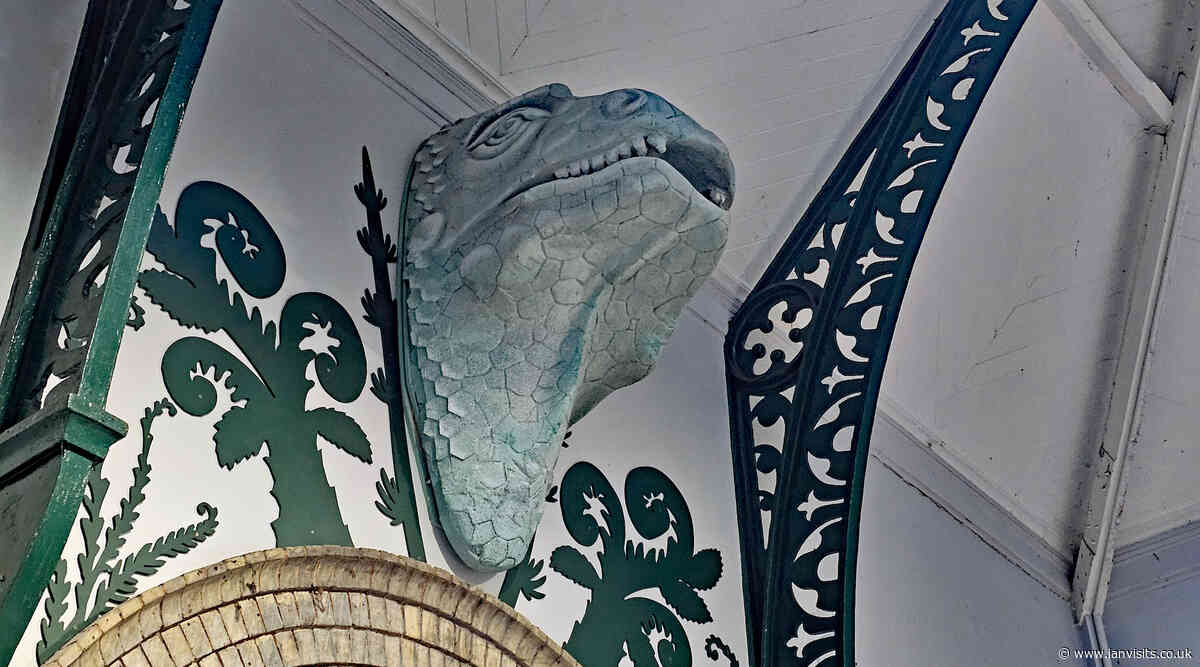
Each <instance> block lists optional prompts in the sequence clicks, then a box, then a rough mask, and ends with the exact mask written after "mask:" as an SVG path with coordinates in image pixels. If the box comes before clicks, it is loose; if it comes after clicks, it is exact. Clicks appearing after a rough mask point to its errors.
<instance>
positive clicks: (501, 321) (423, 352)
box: [400, 84, 733, 571]
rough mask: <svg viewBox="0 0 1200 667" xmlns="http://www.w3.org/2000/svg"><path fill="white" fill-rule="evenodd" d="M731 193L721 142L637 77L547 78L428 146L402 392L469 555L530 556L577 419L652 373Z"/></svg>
mask: <svg viewBox="0 0 1200 667" xmlns="http://www.w3.org/2000/svg"><path fill="white" fill-rule="evenodd" d="M732 203H733V165H732V163H731V161H730V159H729V154H728V151H727V150H726V148H725V146H724V144H722V143H721V141H720V140H719V139H717V137H716V136H714V135H713V134H712V133H711V132H708V131H707V130H705V129H703V128H701V127H700V126H699V125H697V124H696V122H695V121H693V120H692V119H691V118H689V117H688V116H687V115H685V114H684V113H683V112H681V111H679V110H678V109H676V108H675V107H673V106H671V104H669V103H668V102H667V101H666V100H664V99H663V98H661V97H659V96H657V95H654V94H653V93H649V92H646V91H642V90H631V89H627V90H617V91H613V92H610V93H607V94H605V95H598V96H594V97H575V96H573V95H572V94H571V91H570V90H569V89H568V88H567V87H566V86H564V85H562V84H553V85H550V86H545V87H543V88H539V89H537V90H534V91H532V92H529V93H526V94H525V95H522V96H520V97H517V98H515V99H513V100H511V101H509V102H506V103H504V104H502V105H500V106H498V107H496V108H495V109H493V110H491V111H489V112H486V113H482V114H479V115H477V116H474V117H472V118H467V119H464V120H461V121H459V122H457V123H454V124H453V125H450V126H448V127H446V128H444V129H442V130H441V131H440V132H438V133H437V134H435V135H433V136H431V137H429V138H428V139H427V140H426V141H425V142H424V143H423V144H422V145H421V147H420V148H419V149H418V151H417V153H416V156H415V157H414V162H413V171H412V176H411V180H410V187H409V190H408V192H407V202H406V208H405V215H404V221H403V224H404V229H403V237H404V244H405V251H404V257H403V258H402V261H403V262H404V267H403V277H404V279H405V281H406V284H407V290H406V292H402V294H403V297H402V298H403V300H404V302H403V303H402V304H401V307H400V311H401V317H402V318H403V320H404V321H403V327H402V334H401V335H402V338H403V340H402V344H403V345H404V346H405V354H404V357H405V389H406V391H407V394H408V398H409V403H410V405H412V407H413V411H412V413H411V416H412V422H413V423H412V427H413V429H414V430H416V431H417V436H418V438H419V440H420V442H421V449H422V451H423V455H424V457H425V463H426V467H427V470H428V472H429V475H430V477H431V480H432V482H433V489H434V503H435V505H436V510H437V514H438V518H439V521H440V524H441V527H442V529H443V531H444V532H445V535H446V537H447V539H448V541H449V542H450V545H451V546H452V547H453V549H454V550H455V552H456V553H457V554H458V555H459V556H460V557H461V558H462V559H463V561H464V562H465V563H466V564H467V565H469V566H471V567H473V568H475V569H478V570H485V571H493V570H501V569H506V568H509V567H512V566H514V565H516V564H517V563H519V562H521V560H522V559H523V558H524V557H525V553H526V551H527V550H528V548H529V544H530V541H531V540H532V537H533V532H534V529H535V528H536V527H537V524H538V521H539V520H540V518H541V513H542V506H543V503H544V499H545V495H546V492H547V490H548V488H549V486H550V483H551V479H552V474H553V470H554V464H555V462H556V460H557V458H558V451H559V448H560V445H561V443H562V439H563V436H564V434H565V432H566V429H567V427H568V426H569V425H570V424H572V423H574V422H575V421H577V420H579V419H580V418H582V417H583V416H584V415H585V414H587V412H588V410H590V409H591V408H592V407H593V406H595V405H596V404H597V403H598V402H599V401H600V400H601V399H603V398H604V397H605V396H607V395H608V394H609V393H611V392H612V391H614V390H616V389H619V388H621V387H624V386H627V385H629V384H632V383H634V382H637V381H638V380H640V379H641V378H643V377H645V376H646V375H647V374H648V373H649V372H650V369H651V368H652V367H653V365H654V361H655V359H656V358H657V357H658V353H659V350H660V349H661V348H662V346H663V344H664V343H665V342H666V340H667V338H668V337H669V336H670V334H671V332H672V331H673V330H674V328H675V324H676V322H677V320H678V317H679V314H680V312H681V310H682V309H683V307H684V305H685V303H686V302H687V300H688V299H689V298H691V296H692V295H693V294H695V292H696V290H697V289H699V287H700V284H701V283H702V282H703V281H704V279H705V278H707V277H708V275H709V273H710V272H711V271H712V270H713V268H714V267H715V266H716V264H717V260H718V259H719V257H720V254H721V250H722V249H723V248H724V246H725V238H726V229H727V216H726V212H727V211H728V209H729V207H730V206H731V205H732Z"/></svg>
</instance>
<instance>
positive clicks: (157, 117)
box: [0, 0, 221, 664]
mask: <svg viewBox="0 0 1200 667" xmlns="http://www.w3.org/2000/svg"><path fill="white" fill-rule="evenodd" d="M220 4H221V3H220V0H193V1H192V2H191V3H190V4H188V3H185V2H177V1H175V0H107V1H105V0H92V2H91V3H90V4H89V6H88V9H87V13H86V15H85V17H84V25H83V30H82V32H81V33H80V38H79V45H78V47H77V49H76V53H75V61H74V64H73V66H72V70H71V78H70V80H69V82H68V84H67V90H66V94H65V96H64V100H63V106H62V110H61V111H60V113H59V119H58V124H57V127H56V128H55V135H54V140H53V142H52V144H51V148H50V155H49V158H48V160H47V164H46V168H45V171H44V173H43V177H42V184H41V188H40V191H39V193H38V197H37V202H36V204H35V208H34V213H33V219H32V221H31V224H30V228H29V233H28V235H27V237H26V239H25V245H24V247H23V249H22V254H21V262H20V265H19V267H18V269H17V275H16V277H15V279H14V281H13V290H12V293H11V295H10V296H9V299H8V305H7V309H6V311H5V314H4V323H3V326H2V327H0V526H4V529H3V530H4V539H3V540H0V628H4V629H5V630H4V631H3V632H0V664H7V663H8V661H9V660H10V659H11V658H12V654H13V651H14V650H15V649H16V645H17V642H18V641H19V640H20V639H21V634H22V632H21V630H23V629H24V628H25V627H26V625H27V624H28V623H29V619H30V618H31V617H32V615H33V612H34V610H35V608H36V606H37V602H38V599H39V598H40V597H41V595H42V592H43V591H44V590H45V587H46V583H47V581H48V580H49V578H50V574H51V573H52V572H53V571H54V567H55V565H56V563H57V562H58V559H59V556H60V555H61V553H62V549H63V545H64V544H65V542H66V539H67V534H68V532H69V530H70V527H71V523H72V522H73V521H74V520H75V515H76V512H77V511H78V508H79V503H80V500H81V499H82V496H83V489H84V480H85V479H86V477H87V475H88V473H89V472H90V471H91V470H92V468H93V467H94V466H96V465H98V464H99V463H100V462H101V461H103V459H104V455H105V453H106V452H107V451H108V447H109V445H111V444H112V443H113V442H115V441H116V440H117V439H118V438H120V437H121V436H122V435H124V434H125V431H126V429H127V427H126V424H125V423H124V422H123V421H121V420H120V419H118V418H117V417H115V416H113V415H111V414H109V413H108V412H107V411H106V410H105V406H106V403H107V399H108V389H109V384H110V382H111V380H112V372H113V366H114V365H115V363H116V357H117V350H118V349H119V347H120V344H121V335H122V333H123V332H124V329H125V326H126V324H127V323H131V324H132V323H136V322H137V321H138V320H139V318H138V317H136V315H135V317H133V318H130V312H131V308H132V310H133V311H134V312H135V313H136V311H137V310H138V308H137V306H136V305H131V301H130V299H131V297H132V294H133V286H134V283H135V281H136V279H137V270H138V264H139V263H140V262H141V259H142V254H143V253H144V251H145V247H146V236H147V234H148V232H149V229H150V223H151V218H152V216H153V214H154V208H155V205H156V203H157V201H158V196H159V193H160V191H161V189H162V182H163V177H164V175H165V173H166V167H167V162H168V160H169V159H170V156H171V152H172V149H173V148H174V146H175V138H176V136H177V135H178V132H179V125H180V123H181V122H182V119H183V113H184V109H185V108H186V106H187V101H188V98H189V96H190V95H191V90H192V84H193V83H194V81H195V79H196V73H197V71H198V69H199V66H200V61H201V60H202V58H203V56H204V51H205V48H206V46H207V44H208V38H209V35H210V33H211V31H212V27H213V22H214V21H215V20H216V14H217V9H218V7H219V6H220ZM177 5H178V6H177Z"/></svg>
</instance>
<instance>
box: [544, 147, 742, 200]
mask: <svg viewBox="0 0 1200 667" xmlns="http://www.w3.org/2000/svg"><path fill="white" fill-rule="evenodd" d="M638 157H649V158H656V159H659V160H663V161H664V162H666V163H667V164H669V165H671V166H672V167H674V168H675V170H676V171H678V172H679V173H680V174H681V175H682V176H683V177H684V178H686V179H687V181H688V183H691V185H692V187H693V188H695V189H696V191H697V192H699V193H700V194H702V195H704V197H705V198H706V199H707V200H708V201H710V202H712V203H713V204H714V205H715V206H717V207H719V208H722V209H724V210H726V211H728V210H729V208H730V207H731V206H733V164H732V162H730V160H729V154H728V152H726V150H725V147H724V146H723V145H721V143H720V141H719V140H717V139H716V138H715V137H713V138H709V137H706V136H704V135H703V134H700V133H693V134H692V135H689V136H687V137H684V138H681V139H674V140H672V139H669V138H668V137H667V136H666V135H665V134H656V133H651V134H647V135H637V136H634V137H633V138H632V139H623V140H621V141H618V142H617V143H616V144H615V145H613V146H610V147H609V148H608V149H606V150H603V151H598V152H597V153H596V154H594V155H591V156H588V157H586V158H583V159H579V160H575V161H573V162H569V163H567V164H563V165H559V166H557V167H555V168H554V170H553V172H551V173H547V174H544V175H541V177H540V178H537V179H535V180H534V181H533V182H532V183H528V184H526V187H525V190H529V189H532V188H533V187H536V186H539V185H543V184H545V183H549V182H553V181H555V180H559V179H568V178H575V177H577V176H584V175H587V174H591V173H594V172H598V171H600V170H602V169H605V168H606V167H609V166H611V165H614V164H616V163H618V162H620V161H621V160H626V159H629V158H638Z"/></svg>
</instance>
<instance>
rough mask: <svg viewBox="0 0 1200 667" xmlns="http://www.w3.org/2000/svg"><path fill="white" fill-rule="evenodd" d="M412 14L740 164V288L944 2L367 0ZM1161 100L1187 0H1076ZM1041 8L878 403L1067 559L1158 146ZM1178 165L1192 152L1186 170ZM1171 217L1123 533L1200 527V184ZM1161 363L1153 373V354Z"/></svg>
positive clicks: (724, 267) (959, 189) (950, 202)
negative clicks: (673, 122)
mask: <svg viewBox="0 0 1200 667" xmlns="http://www.w3.org/2000/svg"><path fill="white" fill-rule="evenodd" d="M376 1H377V2H378V4H379V5H380V6H381V7H383V8H384V9H385V10H387V11H391V12H393V14H395V13H396V10H397V8H399V7H403V8H404V9H405V10H407V11H410V12H415V13H417V14H419V15H421V16H423V17H424V19H425V20H426V21H427V22H428V24H429V25H431V26H433V27H434V28H435V29H436V30H437V31H439V32H440V33H441V35H442V36H444V37H446V38H447V39H448V40H449V41H450V42H451V43H453V44H456V45H458V46H459V47H460V48H461V49H462V50H463V51H464V52H466V53H468V54H469V56H470V57H472V58H473V59H474V60H475V61H477V62H478V63H479V64H480V65H481V67H482V68H483V69H485V70H487V71H489V72H490V73H492V74H494V75H495V77H496V78H497V79H498V80H499V81H500V82H501V83H502V84H503V86H505V87H506V88H508V89H509V91H511V92H520V91H523V90H527V89H531V88H535V87H537V86H540V85H543V84H545V83H548V82H553V81H561V82H564V83H566V84H568V85H569V86H571V88H572V89H573V90H574V91H575V93H576V94H580V95H583V94H596V93H600V92H604V91H607V90H612V89H615V88H621V87H627V86H636V87H641V88H647V89H650V90H654V91H655V92H658V93H660V94H662V95H664V96H665V97H666V98H667V99H669V100H671V101H672V102H673V103H675V104H676V105H677V106H679V107H681V108H682V109H684V110H685V111H687V112H688V113H689V114H690V115H692V116H693V117H695V118H696V119H697V120H698V121H699V122H700V123H701V124H703V125H705V126H706V127H708V128H710V129H711V130H713V131H714V132H716V133H717V134H718V135H719V136H721V137H722V138H723V139H724V140H725V141H726V143H727V144H728V145H729V148H730V152H731V153H732V155H733V158H734V162H735V166H736V172H737V196H736V200H735V206H734V209H733V211H732V221H731V232H730V240H729V245H728V246H727V250H726V254H725V258H724V260H723V261H722V264H721V267H720V269H719V275H718V277H719V279H721V280H723V281H724V282H725V283H726V284H727V286H730V287H731V288H732V289H733V290H735V291H740V292H741V293H744V292H745V290H746V289H748V286H749V285H752V284H753V283H754V282H755V281H756V280H757V278H758V274H759V272H760V271H761V270H762V268H763V267H764V266H765V264H766V263H767V262H768V261H769V260H770V258H771V257H772V256H773V254H774V252H775V250H776V249H777V248H778V245H779V243H780V242H781V241H782V239H783V238H784V237H785V236H786V234H787V232H788V231H790V229H791V226H792V224H793V223H794V222H795V220H796V219H797V218H798V217H799V215H800V214H801V213H802V212H803V210H804V208H805V207H806V206H807V204H808V202H809V200H810V199H811V197H812V196H813V194H814V193H815V191H816V189H817V188H818V187H819V186H820V184H821V182H822V181H823V180H824V179H825V178H826V176H827V175H828V172H829V170H830V169H831V168H832V167H833V165H834V164H835V163H836V161H837V159H838V158H839V157H840V155H841V153H842V152H843V151H844V149H845V147H846V146H847V145H848V143H849V141H850V139H851V138H852V137H853V134H854V133H855V132H856V131H857V129H858V128H859V126H860V124H861V123H862V121H863V120H864V119H865V117H866V115H867V114H868V113H869V112H870V111H871V109H872V108H873V107H874V106H875V104H876V103H877V102H878V99H879V97H880V96H881V95H882V93H883V90H884V88H885V87H886V85H887V84H888V83H890V81H891V79H892V78H893V76H894V75H895V72H896V71H897V69H898V68H899V66H900V65H901V64H902V62H903V60H904V59H905V58H906V57H907V55H908V53H909V50H910V49H911V48H912V47H913V46H914V45H915V43H916V39H917V38H918V37H919V36H920V35H921V34H923V33H924V31H925V30H926V28H927V27H928V25H929V22H930V21H931V19H932V18H933V16H934V15H935V14H936V12H937V11H938V10H939V9H940V8H941V6H942V5H943V4H944V3H943V2H942V1H941V0H753V1H749V2H728V1H727V0H662V1H658V2H645V1H644V0H376ZM1089 4H1090V6H1091V8H1092V9H1093V10H1094V11H1095V12H1096V14H1097V15H1098V16H1099V17H1100V19H1101V21H1102V22H1103V24H1104V25H1105V27H1106V28H1107V29H1108V30H1109V31H1110V32H1111V34H1112V35H1113V36H1114V37H1115V38H1116V40H1117V42H1118V43H1119V44H1120V45H1121V47H1123V48H1124V50H1125V51H1126V52H1127V53H1128V55H1129V56H1130V57H1131V58H1132V60H1133V62H1134V63H1136V65H1137V66H1138V67H1139V68H1140V69H1141V70H1142V71H1143V72H1144V73H1145V74H1146V75H1147V76H1148V77H1149V78H1150V79H1151V80H1152V81H1153V82H1154V83H1156V84H1157V85H1158V86H1159V87H1160V88H1161V89H1162V90H1163V91H1164V92H1165V93H1166V94H1167V96H1168V97H1172V96H1173V95H1174V90H1175V86H1176V81H1177V77H1178V73H1179V71H1180V70H1181V68H1182V66H1183V63H1184V62H1185V61H1186V58H1187V55H1188V54H1187V52H1186V51H1187V49H1186V47H1184V46H1181V45H1183V44H1190V40H1191V39H1192V37H1191V35H1190V30H1189V25H1192V23H1191V22H1189V21H1185V20H1184V15H1185V12H1186V11H1190V10H1189V6H1190V3H1189V0H1089ZM1102 71H1103V68H1102V67H1099V66H1097V64H1096V63H1093V62H1091V61H1089V59H1088V57H1087V56H1086V55H1085V54H1084V52H1083V51H1082V50H1081V49H1080V48H1079V47H1078V46H1077V45H1076V43H1075V41H1073V38H1072V35H1071V34H1069V33H1068V31H1067V30H1066V29H1064V26H1063V24H1062V23H1060V22H1059V21H1058V19H1057V18H1056V17H1055V16H1054V14H1053V13H1051V12H1050V11H1048V10H1047V9H1045V7H1043V6H1041V4H1039V6H1038V7H1037V8H1035V11H1034V14H1033V15H1032V16H1031V18H1030V21H1029V23H1028V24H1027V27H1026V28H1025V30H1024V31H1023V33H1022V35H1021V37H1020V38H1019V40H1018V42H1017V44H1016V45H1015V46H1014V49H1013V52H1012V54H1011V55H1010V57H1009V59H1008V61H1006V63H1005V66H1004V69H1002V70H1001V73H1000V76H999V77H998V79H997V81H996V83H995V85H994V86H993V89H992V91H991V92H990V93H989V97H988V99H987V102H986V103H985V105H984V107H983V109H982V110H981V112H980V115H979V118H978V119H977V120H976V122H975V125H974V127H973V129H972V131H971V134H970V135H969V136H968V139H967V143H966V145H965V146H964V149H963V151H962V154H961V156H960V158H959V160H958V163H957V164H956V166H955V170H954V172H953V173H952V175H951V179H950V182H949V184H948V186H947V189H946V191H945V193H944V194H943V196H942V200H941V202H940V203H939V205H938V209H937V211H936V213H935V216H934V220H933V222H932V224H931V228H930V232H929V234H928V236H927V238H926V241H925V246H924V248H923V250H922V253H921V255H920V259H919V260H918V264H917V268H916V270H915V272H914V276H913V279H912V283H911V284H910V288H909V294H908V296H907V298H906V302H905V306H904V310H903V312H902V314H901V322H900V325H899V328H898V331H897V333H896V338H895V344H894V345H893V349H892V355H891V360H890V362H889V370H888V373H887V377H886V380H885V384H884V394H885V396H884V400H883V408H884V409H886V410H891V411H893V412H896V413H898V414H901V415H903V417H904V418H905V419H910V420H912V421H913V422H914V423H916V424H918V425H920V427H921V428H922V429H923V430H924V431H925V432H927V433H930V434H933V435H934V439H935V441H936V442H935V443H934V449H935V451H937V452H938V453H939V454H940V455H942V457H943V458H944V459H945V460H946V461H947V462H948V463H949V465H950V466H951V467H952V468H953V469H955V470H956V471H957V472H959V473H960V474H961V475H962V476H963V477H964V478H966V479H967V480H968V481H970V482H971V483H972V484H974V485H975V486H977V487H979V488H980V489H981V490H983V491H984V492H985V493H987V494H988V495H989V496H991V497H992V498H993V499H994V500H996V502H998V503H999V504H1000V505H1002V506H1003V507H1004V508H1005V509H1007V510H1008V511H1009V512H1010V513H1011V514H1012V515H1013V516H1015V517H1016V518H1017V519H1019V520H1020V521H1022V522H1023V523H1024V524H1025V525H1027V526H1028V527H1029V528H1030V529H1032V530H1033V531H1034V532H1035V533H1036V534H1037V535H1039V536H1040V537H1041V538H1042V539H1043V540H1044V541H1045V542H1046V543H1047V544H1048V545H1049V546H1050V547H1052V548H1053V549H1054V550H1055V551H1058V552H1059V553H1060V554H1062V555H1063V557H1064V558H1066V559H1071V558H1073V552H1074V550H1075V548H1076V544H1077V542H1078V537H1079V534H1080V531H1081V526H1082V522H1083V520H1084V514H1085V512H1086V505H1087V490H1088V485H1089V483H1090V478H1091V475H1092V471H1091V469H1090V467H1091V466H1092V465H1093V463H1094V461H1095V458H1096V451H1097V449H1098V448H1099V447H1100V446H1101V442H1102V440H1103V437H1104V423H1105V419H1106V417H1107V414H1108V410H1109V403H1110V398H1111V397H1110V394H1111V385H1112V382H1113V374H1114V369H1115V366H1116V359H1117V357H1118V355H1119V353H1120V344H1121V341H1122V336H1123V332H1124V326H1125V318H1126V313H1127V312H1128V308H1129V304H1128V303H1127V300H1128V295H1129V293H1130V281H1131V280H1132V276H1133V275H1134V271H1135V269H1136V267H1135V264H1136V258H1137V256H1138V249H1139V247H1140V245H1141V242H1142V239H1141V234H1142V225H1143V223H1144V218H1145V216H1146V207H1147V202H1148V200H1149V198H1150V195H1151V186H1152V184H1153V181H1154V176H1155V174H1156V173H1157V168H1158V164H1159V162H1160V147H1161V143H1162V142H1161V140H1160V139H1157V138H1155V137H1154V136H1153V135H1151V134H1149V133H1148V132H1146V131H1145V128H1146V126H1147V125H1149V123H1148V122H1147V121H1146V120H1145V119H1144V118H1142V117H1140V116H1139V115H1138V114H1137V113H1135V111H1134V109H1133V107H1132V106H1130V104H1129V103H1127V102H1126V100H1125V99H1124V98H1122V96H1121V95H1120V94H1119V93H1118V92H1117V90H1115V89H1114V87H1113V84H1112V82H1111V81H1110V80H1109V79H1108V78H1106V76H1105V75H1104V74H1103V73H1102ZM1193 161H1195V160H1193ZM1193 199H1195V200H1196V202H1195V203H1194V204H1191V205H1190V206H1189V205H1188V204H1187V203H1186V202H1185V207H1186V211H1187V216H1186V222H1181V223H1180V225H1181V227H1182V229H1181V230H1180V231H1179V235H1180V240H1179V242H1178V244H1177V246H1176V247H1177V248H1178V252H1177V253H1175V255H1176V256H1175V257H1174V258H1173V260H1172V262H1173V269H1172V273H1171V276H1170V278H1169V280H1168V285H1167V289H1166V294H1165V296H1164V299H1163V303H1164V306H1163V312H1164V313H1165V315H1164V317H1162V318H1160V319H1161V320H1162V322H1161V324H1160V329H1161V331H1160V333H1159V334H1158V336H1157V341H1158V344H1157V346H1156V348H1155V359H1156V360H1159V361H1156V362H1155V363H1153V364H1152V365H1151V373H1150V375H1148V380H1147V382H1148V386H1149V391H1148V392H1147V395H1148V396H1149V398H1148V399H1147V401H1146V403H1145V408H1144V419H1143V424H1142V428H1141V437H1140V440H1141V442H1140V443H1139V448H1138V449H1134V450H1133V451H1134V452H1135V454H1134V459H1133V464H1132V471H1133V472H1132V479H1131V481H1130V495H1129V501H1128V506H1127V509H1126V511H1125V516H1124V518H1123V522H1122V524H1121V528H1120V531H1121V532H1119V533H1118V541H1120V542H1128V541H1131V540H1133V539H1138V538H1143V537H1146V536H1147V535H1150V534H1153V533H1154V532H1157V531H1160V530H1163V529H1167V528H1170V527H1173V526H1176V525H1180V524H1181V523H1186V522H1188V521H1191V520H1195V519H1197V518H1200V447H1196V446H1194V445H1196V444H1197V440H1198V438H1197V435H1196V434H1197V433H1200V416H1198V415H1200V409H1198V408H1200V391H1198V390H1197V388H1198V387H1200V349H1197V347H1196V346H1195V345H1194V344H1192V343H1191V340H1192V337H1191V336H1190V335H1189V334H1190V332H1191V331H1192V330H1195V328H1196V325H1197V324H1200V293H1197V291H1196V290H1195V288H1194V287H1192V286H1191V280H1189V277H1190V276H1191V275H1192V274H1193V273H1194V271H1196V270H1200V192H1196V193H1194V197H1193ZM1164 358H1165V359H1168V360H1169V362H1168V363H1162V362H1161V359H1164Z"/></svg>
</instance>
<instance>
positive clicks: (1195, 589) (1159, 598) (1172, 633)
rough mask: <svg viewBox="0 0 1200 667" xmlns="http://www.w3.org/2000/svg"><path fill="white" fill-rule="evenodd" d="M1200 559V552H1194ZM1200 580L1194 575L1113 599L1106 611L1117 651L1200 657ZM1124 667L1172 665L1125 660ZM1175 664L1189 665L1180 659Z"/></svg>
mask: <svg viewBox="0 0 1200 667" xmlns="http://www.w3.org/2000/svg"><path fill="white" fill-rule="evenodd" d="M1192 555H1193V556H1195V557H1198V558H1200V550H1196V549H1194V548H1193V549H1192ZM1197 623H1200V579H1197V578H1195V577H1194V576H1193V577H1191V578H1189V579H1186V580H1184V581H1180V582H1176V583H1172V584H1170V585H1166V586H1163V587H1160V588H1153V589H1150V590H1143V591H1140V592H1139V593H1137V594H1135V595H1130V596H1127V597H1122V598H1119V599H1117V600H1110V601H1109V603H1108V605H1107V607H1106V608H1105V611H1104V624H1105V629H1106V631H1107V634H1108V644H1109V646H1110V647H1111V648H1113V649H1124V650H1129V649H1156V650H1169V651H1180V650H1185V649H1191V651H1192V655H1193V656H1195V657H1198V658H1200V641H1197V638H1196V625H1197ZM1118 664H1120V665H1122V667H1126V666H1135V667H1137V666H1142V667H1146V666H1149V665H1162V664H1172V663H1171V662H1166V661H1163V660H1134V659H1122V660H1120V662H1119V663H1118ZM1175 664H1189V661H1188V660H1177V661H1175Z"/></svg>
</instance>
